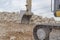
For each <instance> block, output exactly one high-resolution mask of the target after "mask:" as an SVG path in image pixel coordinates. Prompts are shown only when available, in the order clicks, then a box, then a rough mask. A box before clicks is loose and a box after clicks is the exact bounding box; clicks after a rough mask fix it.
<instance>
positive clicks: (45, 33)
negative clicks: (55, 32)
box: [33, 24, 60, 40]
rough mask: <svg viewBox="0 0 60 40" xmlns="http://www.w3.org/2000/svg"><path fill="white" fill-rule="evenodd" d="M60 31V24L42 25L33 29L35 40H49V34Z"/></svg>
mask: <svg viewBox="0 0 60 40" xmlns="http://www.w3.org/2000/svg"><path fill="white" fill-rule="evenodd" d="M54 28H55V29H60V25H59V24H40V25H37V26H36V27H35V28H34V29H33V36H34V39H35V40H49V34H50V32H51V31H52V29H54Z"/></svg>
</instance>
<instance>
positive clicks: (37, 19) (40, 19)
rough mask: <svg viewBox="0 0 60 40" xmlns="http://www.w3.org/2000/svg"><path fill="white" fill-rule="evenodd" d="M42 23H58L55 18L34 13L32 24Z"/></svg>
mask: <svg viewBox="0 0 60 40" xmlns="http://www.w3.org/2000/svg"><path fill="white" fill-rule="evenodd" d="M41 23H53V24H54V23H56V21H55V19H54V18H53V17H52V18H47V17H45V18H43V17H42V16H37V15H33V16H32V18H31V20H30V24H41Z"/></svg>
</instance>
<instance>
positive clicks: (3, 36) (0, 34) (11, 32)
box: [0, 21, 34, 40]
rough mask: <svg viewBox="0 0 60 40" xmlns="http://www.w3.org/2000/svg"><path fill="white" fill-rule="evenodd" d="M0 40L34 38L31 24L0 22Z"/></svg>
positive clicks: (26, 39)
mask: <svg viewBox="0 0 60 40" xmlns="http://www.w3.org/2000/svg"><path fill="white" fill-rule="evenodd" d="M0 40H34V38H33V25H27V24H18V23H14V22H6V21H5V23H4V22H1V23H0Z"/></svg>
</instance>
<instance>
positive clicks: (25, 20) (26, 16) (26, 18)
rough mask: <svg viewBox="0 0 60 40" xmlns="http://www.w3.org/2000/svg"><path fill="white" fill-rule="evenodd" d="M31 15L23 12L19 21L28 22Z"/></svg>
mask: <svg viewBox="0 0 60 40" xmlns="http://www.w3.org/2000/svg"><path fill="white" fill-rule="evenodd" d="M31 16H32V15H26V14H24V15H23V17H22V20H21V23H25V24H29V22H30V18H31Z"/></svg>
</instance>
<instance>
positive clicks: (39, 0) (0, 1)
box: [0, 0, 60, 20]
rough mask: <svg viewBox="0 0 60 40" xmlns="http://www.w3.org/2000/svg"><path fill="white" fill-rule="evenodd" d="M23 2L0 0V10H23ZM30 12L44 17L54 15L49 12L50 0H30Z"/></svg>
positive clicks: (24, 1) (24, 2)
mask: <svg viewBox="0 0 60 40" xmlns="http://www.w3.org/2000/svg"><path fill="white" fill-rule="evenodd" d="M25 4H26V0H0V11H20V10H25V9H26V8H25ZM32 12H33V13H34V14H36V15H41V16H44V17H45V16H46V17H54V15H53V12H51V0H32ZM54 18H55V17H54ZM55 19H57V20H58V19H60V18H55Z"/></svg>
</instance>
